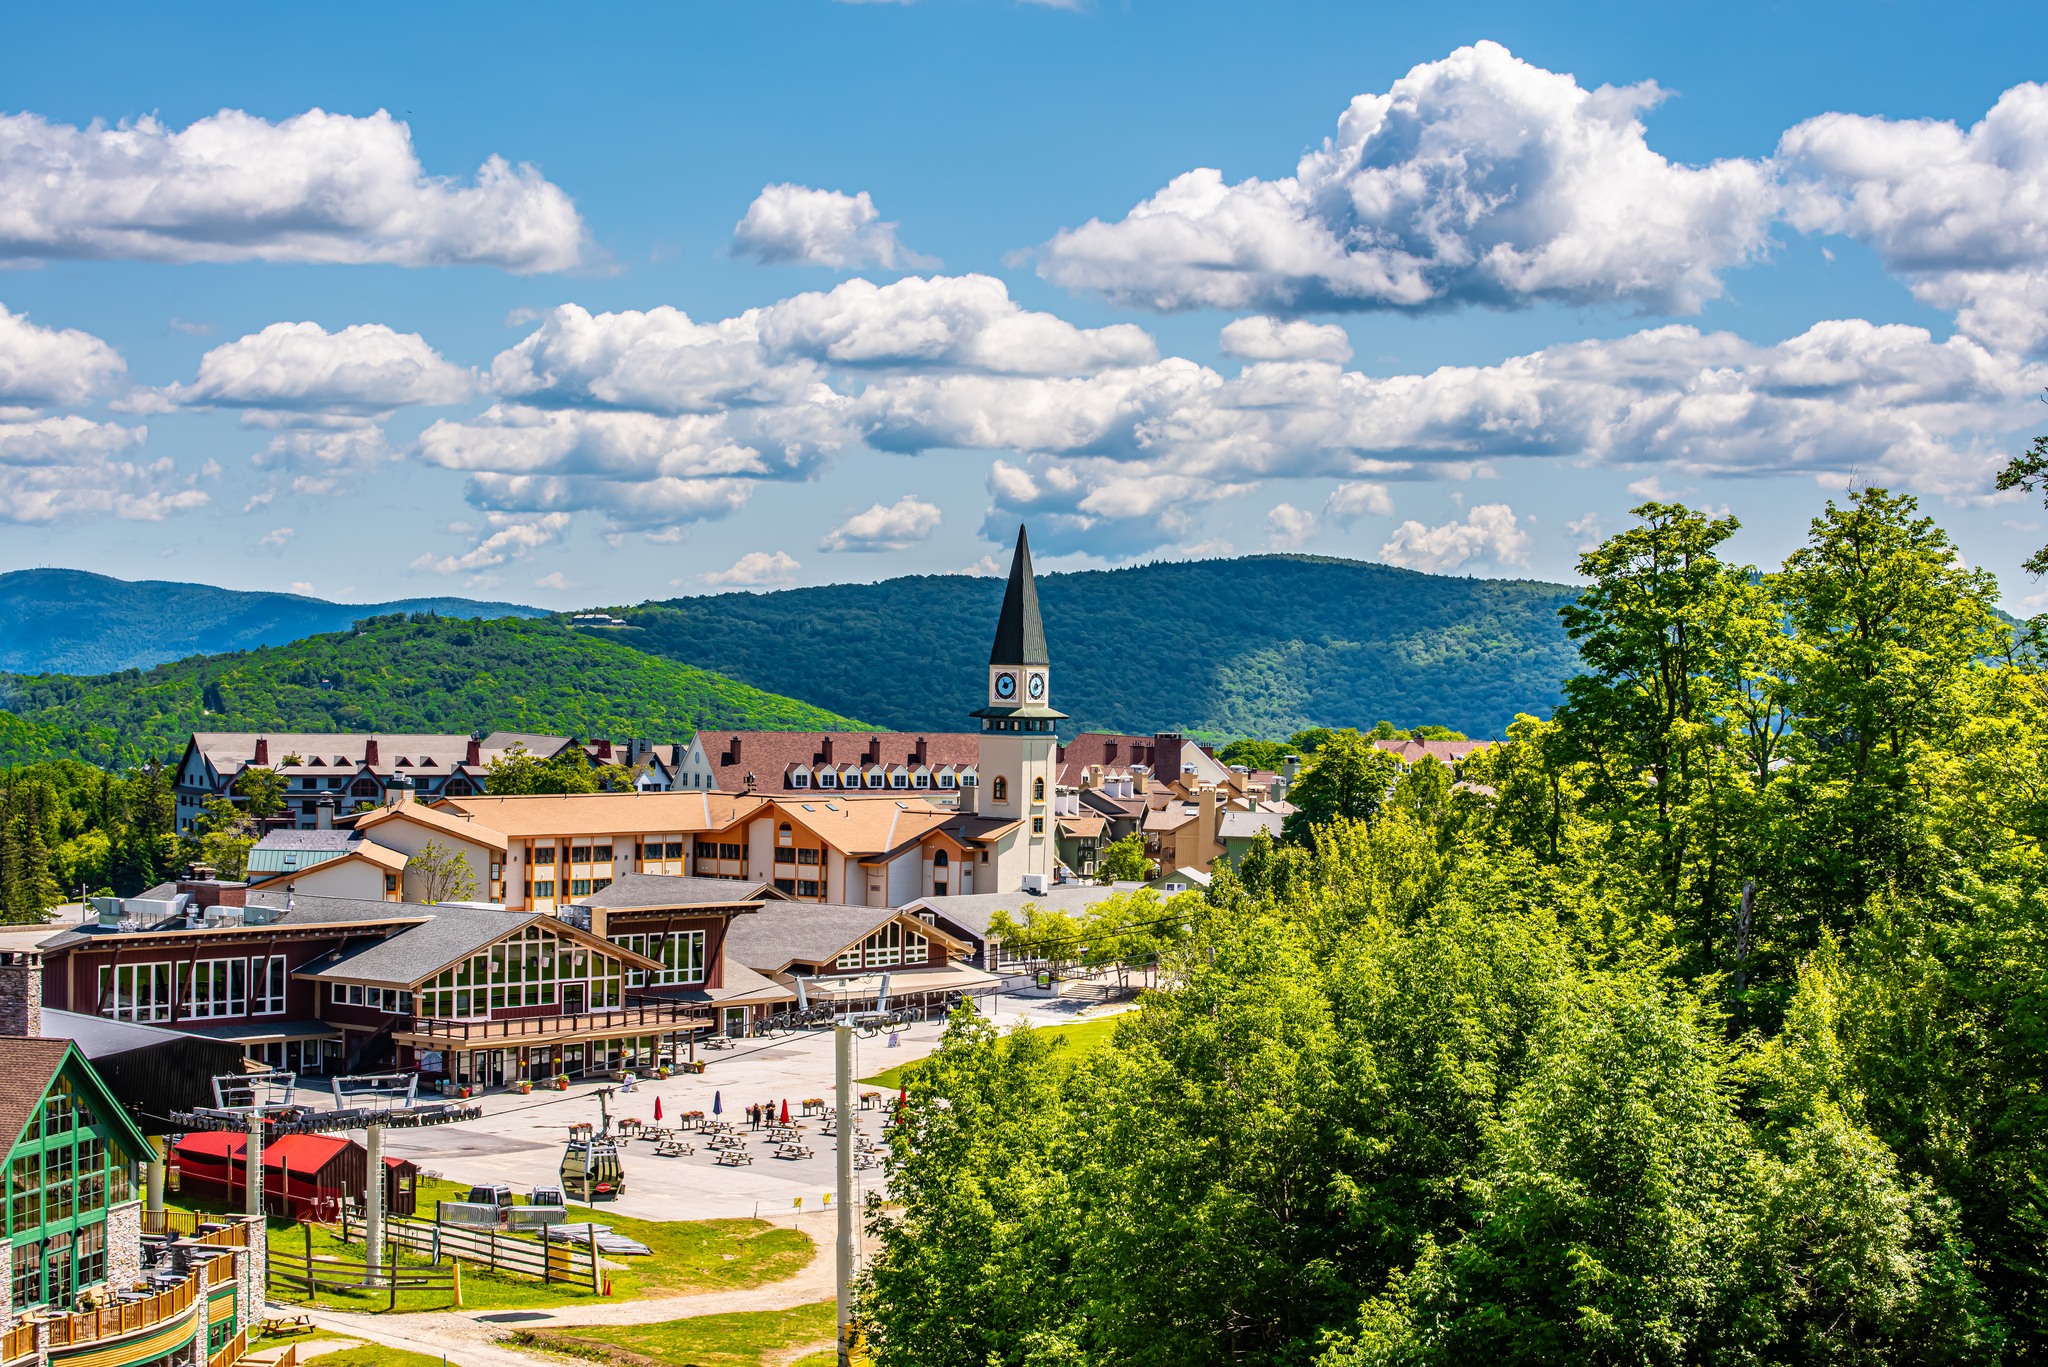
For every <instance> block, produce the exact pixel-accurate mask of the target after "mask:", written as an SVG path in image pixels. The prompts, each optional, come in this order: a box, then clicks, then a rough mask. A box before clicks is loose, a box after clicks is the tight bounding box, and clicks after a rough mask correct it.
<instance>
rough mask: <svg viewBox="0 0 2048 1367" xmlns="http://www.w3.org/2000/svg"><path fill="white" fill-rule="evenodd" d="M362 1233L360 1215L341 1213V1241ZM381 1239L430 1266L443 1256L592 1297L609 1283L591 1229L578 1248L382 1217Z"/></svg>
mask: <svg viewBox="0 0 2048 1367" xmlns="http://www.w3.org/2000/svg"><path fill="white" fill-rule="evenodd" d="M362 1237H363V1221H362V1217H361V1216H358V1215H354V1214H352V1213H347V1212H344V1213H343V1215H342V1217H341V1240H342V1242H343V1243H350V1244H352V1243H358V1242H360V1241H361V1240H362ZM384 1238H385V1241H386V1242H387V1243H391V1244H395V1245H398V1246H400V1247H403V1248H404V1249H406V1250H407V1251H408V1252H411V1253H419V1254H422V1255H424V1256H426V1257H428V1258H430V1259H432V1260H433V1262H434V1263H435V1265H436V1266H438V1265H440V1264H441V1263H442V1262H443V1261H444V1260H447V1259H460V1260H461V1261H463V1262H466V1263H472V1264H475V1265H477V1266H480V1267H487V1268H489V1269H490V1270H491V1271H493V1272H509V1273H512V1274H513V1275H514V1276H520V1277H532V1278H534V1279H535V1280H536V1281H540V1282H543V1283H546V1284H549V1285H554V1284H556V1283H561V1284H564V1285H568V1286H579V1287H589V1288H590V1293H591V1294H592V1295H593V1296H602V1295H608V1294H609V1293H610V1287H609V1284H608V1283H607V1282H606V1280H605V1277H604V1267H603V1259H602V1258H600V1257H599V1256H598V1251H597V1237H596V1234H595V1232H594V1231H593V1233H592V1235H591V1237H590V1240H589V1242H588V1243H587V1244H586V1245H585V1246H584V1247H581V1248H578V1247H576V1246H575V1245H573V1244H563V1243H557V1242H553V1241H543V1240H538V1239H526V1238H521V1237H519V1236H517V1235H513V1234H505V1233H501V1232H499V1231H498V1230H496V1229H478V1228H475V1227H474V1226H470V1225H450V1224H443V1223H441V1222H440V1221H439V1220H438V1219H437V1220H431V1221H429V1220H402V1219H395V1218H389V1217H387V1218H386V1219H385V1221H384Z"/></svg>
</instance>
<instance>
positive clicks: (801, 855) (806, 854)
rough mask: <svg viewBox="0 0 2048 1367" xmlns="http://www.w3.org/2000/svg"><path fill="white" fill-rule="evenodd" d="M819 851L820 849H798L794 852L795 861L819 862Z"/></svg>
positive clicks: (804, 862) (801, 862)
mask: <svg viewBox="0 0 2048 1367" xmlns="http://www.w3.org/2000/svg"><path fill="white" fill-rule="evenodd" d="M820 853H822V851H819V850H798V851H797V852H796V862H797V863H799V864H812V865H815V864H817V863H818V862H819V860H818V856H819V854H820Z"/></svg>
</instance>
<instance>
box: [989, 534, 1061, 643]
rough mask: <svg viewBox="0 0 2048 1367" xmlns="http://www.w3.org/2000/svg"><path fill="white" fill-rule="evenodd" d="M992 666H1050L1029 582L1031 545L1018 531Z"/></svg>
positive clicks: (1034, 589) (1034, 590)
mask: <svg viewBox="0 0 2048 1367" xmlns="http://www.w3.org/2000/svg"><path fill="white" fill-rule="evenodd" d="M988 662H989V663H990V664H992V665H1049V664H1051V663H1052V657H1051V656H1049V655H1047V654H1046V653H1045V624H1044V623H1043V622H1041V621H1039V620H1038V585H1036V584H1034V583H1033V582H1032V580H1031V543H1030V541H1028V540H1026V539H1025V536H1024V529H1023V528H1022V527H1021V526H1020V527H1018V528H1017V553H1016V555H1014V556H1013V557H1011V559H1010V586H1009V587H1008V588H1007V589H1004V590H1003V615H1002V617H1001V618H1000V619H999V620H998V621H997V622H996V644H995V649H993V650H991V651H989V653H988Z"/></svg>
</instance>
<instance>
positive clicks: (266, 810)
mask: <svg viewBox="0 0 2048 1367" xmlns="http://www.w3.org/2000/svg"><path fill="white" fill-rule="evenodd" d="M285 783H286V779H285V776H284V775H283V774H280V773H279V772H278V771H277V770H275V769H270V768H266V767H264V766H262V765H256V764H251V765H247V766H245V767H244V768H243V770H242V772H241V773H239V774H237V775H235V787H234V792H235V796H237V797H239V798H241V799H242V803H243V806H244V807H246V808H247V810H248V812H249V815H250V816H253V817H256V818H257V819H259V820H260V819H262V818H263V817H267V816H276V815H277V814H278V813H279V812H281V811H283V810H284V790H285Z"/></svg>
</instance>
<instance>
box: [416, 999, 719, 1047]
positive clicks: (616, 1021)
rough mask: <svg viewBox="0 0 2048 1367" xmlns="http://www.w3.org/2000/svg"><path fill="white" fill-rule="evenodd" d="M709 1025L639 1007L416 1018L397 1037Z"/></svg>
mask: <svg viewBox="0 0 2048 1367" xmlns="http://www.w3.org/2000/svg"><path fill="white" fill-rule="evenodd" d="M710 1024H711V1017H710V1016H709V1015H706V1014H705V1013H703V1012H702V1011H700V1010H698V1009H696V1008H694V1007H688V1006H681V1005H660V1006H656V1005H640V1006H626V1007H621V1008H619V1009H618V1010H616V1011H597V1012H587V1013H585V1014H582V1015H576V1016H518V1017H515V1018H513V1019H510V1020H481V1021H472V1020H441V1019H438V1018H436V1017H432V1016H415V1017H413V1018H412V1021H411V1023H410V1024H409V1025H404V1026H400V1027H399V1029H398V1030H397V1032H396V1033H398V1034H400V1035H404V1036H406V1037H407V1038H408V1039H411V1040H414V1041H419V1042H423V1043H424V1044H425V1045H426V1047H428V1048H433V1047H435V1046H436V1045H438V1044H441V1043H443V1042H445V1043H447V1044H450V1045H462V1044H470V1043H477V1042H483V1043H489V1042H495V1041H502V1040H519V1039H545V1038H548V1037H550V1036H555V1035H570V1034H580V1033H582V1032H585V1031H592V1030H602V1031H606V1032H616V1033H618V1034H633V1033H636V1032H637V1031H638V1030H639V1029H640V1028H643V1027H644V1028H646V1029H651V1030H656V1031H661V1030H675V1029H680V1028H699V1027H708V1026H709V1025H710Z"/></svg>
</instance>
